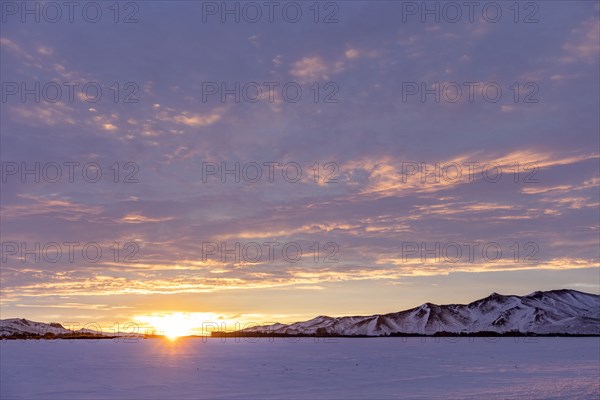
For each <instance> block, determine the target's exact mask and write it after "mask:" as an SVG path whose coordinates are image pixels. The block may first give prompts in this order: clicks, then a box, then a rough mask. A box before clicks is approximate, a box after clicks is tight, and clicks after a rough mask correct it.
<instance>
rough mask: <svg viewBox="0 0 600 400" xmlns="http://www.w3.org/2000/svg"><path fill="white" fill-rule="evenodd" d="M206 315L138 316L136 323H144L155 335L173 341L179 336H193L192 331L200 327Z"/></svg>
mask: <svg viewBox="0 0 600 400" xmlns="http://www.w3.org/2000/svg"><path fill="white" fill-rule="evenodd" d="M207 317H208V315H205V314H201V315H196V314H186V313H180V312H178V313H171V314H162V315H143V316H138V317H136V319H137V320H138V321H141V322H144V323H146V324H148V325H150V326H151V327H152V328H154V329H155V333H156V334H157V335H164V336H165V337H166V338H168V339H171V340H174V339H177V338H178V337H181V336H189V335H193V334H195V332H194V329H195V328H199V327H202V324H203V323H204V321H206V320H207Z"/></svg>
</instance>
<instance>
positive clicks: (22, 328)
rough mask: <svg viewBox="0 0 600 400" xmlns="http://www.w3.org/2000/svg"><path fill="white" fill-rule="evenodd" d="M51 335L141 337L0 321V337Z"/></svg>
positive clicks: (24, 322) (24, 321)
mask: <svg viewBox="0 0 600 400" xmlns="http://www.w3.org/2000/svg"><path fill="white" fill-rule="evenodd" d="M50 333H51V334H53V335H54V336H56V337H60V336H72V335H80V336H82V335H93V336H107V337H114V336H131V337H134V336H135V337H140V336H143V335H140V334H134V333H127V332H110V333H108V332H105V333H103V332H100V331H95V330H91V329H86V328H82V329H78V330H69V329H66V328H65V327H64V326H62V325H61V324H58V323H50V324H46V323H43V322H35V321H30V320H27V319H23V318H9V319H3V320H0V337H10V336H13V335H17V336H18V335H21V336H22V335H25V336H29V337H31V336H33V337H37V336H44V335H46V334H50Z"/></svg>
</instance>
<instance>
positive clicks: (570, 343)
mask: <svg viewBox="0 0 600 400" xmlns="http://www.w3.org/2000/svg"><path fill="white" fill-rule="evenodd" d="M0 367H1V378H0V398H2V399H112V400H115V399H142V398H144V399H165V398H169V399H200V398H210V399H214V398H266V399H272V398H293V399H315V398H327V399H380V398H399V399H454V398H456V399H484V398H485V399H569V398H571V399H598V398H599V397H600V338H598V337H586V338H565V337H562V338H560V337H556V338H555V337H544V338H508V337H503V338H481V337H477V338H400V337H396V338H336V339H322V338H321V339H313V338H302V339H299V338H277V339H267V338H260V339H258V338H241V339H237V340H236V339H234V338H226V339H219V338H205V339H202V338H179V339H177V340H175V341H169V340H166V339H164V340H163V339H147V340H144V339H140V340H138V341H137V342H133V343H130V342H125V343H124V342H123V339H121V340H120V341H118V342H115V341H114V340H98V341H96V342H90V341H85V340H72V341H69V340H56V341H45V340H39V341H35V340H10V341H8V340H3V341H0Z"/></svg>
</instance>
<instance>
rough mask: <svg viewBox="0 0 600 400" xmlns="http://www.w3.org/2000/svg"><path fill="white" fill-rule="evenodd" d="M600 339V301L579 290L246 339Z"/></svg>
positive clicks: (328, 322) (263, 329)
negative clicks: (488, 335)
mask: <svg viewBox="0 0 600 400" xmlns="http://www.w3.org/2000/svg"><path fill="white" fill-rule="evenodd" d="M486 332H487V333H498V334H509V333H516V334H575V335H578V334H579V335H590V334H592V335H600V296H598V295H594V294H590V293H583V292H580V291H577V290H567V289H561V290H551V291H546V292H542V291H537V292H534V293H531V294H529V295H526V296H514V295H508V296H505V295H501V294H498V293H492V294H491V295H490V296H488V297H485V298H483V299H480V300H477V301H474V302H472V303H469V304H448V305H436V304H432V303H425V304H422V305H420V306H419V307H415V308H411V309H409V310H405V311H400V312H395V313H390V314H377V315H370V316H350V317H337V318H334V317H327V316H319V317H316V318H313V319H311V320H309V321H304V322H296V323H293V324H289V325H286V324H279V323H278V324H273V325H264V326H255V327H251V328H246V329H242V330H240V331H237V332H236V333H238V334H241V335H249V336H252V335H263V334H264V335H283V336H296V335H317V336H319V335H323V336H388V335H402V334H419V335H435V334H442V333H445V334H477V333H486Z"/></svg>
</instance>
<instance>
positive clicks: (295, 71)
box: [290, 56, 344, 83]
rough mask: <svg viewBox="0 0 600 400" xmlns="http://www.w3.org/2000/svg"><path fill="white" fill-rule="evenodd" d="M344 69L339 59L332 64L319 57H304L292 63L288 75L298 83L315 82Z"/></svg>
mask: <svg viewBox="0 0 600 400" xmlns="http://www.w3.org/2000/svg"><path fill="white" fill-rule="evenodd" d="M343 69H344V64H343V62H341V61H339V62H336V63H333V64H332V65H330V64H328V63H327V62H325V61H324V60H323V59H322V58H321V57H318V56H315V57H304V58H303V59H301V60H300V61H296V62H295V63H294V64H293V65H292V69H291V70H290V75H291V76H293V77H294V78H295V79H297V80H298V81H299V82H300V83H307V82H317V81H321V80H328V79H331V75H332V74H335V73H338V72H340V71H342V70H343Z"/></svg>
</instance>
